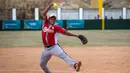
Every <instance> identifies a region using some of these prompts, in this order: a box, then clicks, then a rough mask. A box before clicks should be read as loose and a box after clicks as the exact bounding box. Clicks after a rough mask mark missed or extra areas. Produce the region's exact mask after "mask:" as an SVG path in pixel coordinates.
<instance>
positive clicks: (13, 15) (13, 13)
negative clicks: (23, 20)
mask: <svg viewBox="0 0 130 73" xmlns="http://www.w3.org/2000/svg"><path fill="white" fill-rule="evenodd" d="M16 19H17V18H16V8H13V9H12V20H16Z"/></svg>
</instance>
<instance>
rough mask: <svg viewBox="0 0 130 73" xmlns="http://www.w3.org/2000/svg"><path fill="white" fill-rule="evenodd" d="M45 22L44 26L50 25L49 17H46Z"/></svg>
mask: <svg viewBox="0 0 130 73" xmlns="http://www.w3.org/2000/svg"><path fill="white" fill-rule="evenodd" d="M43 22H44V24H48V23H49V16H47V15H46V17H45V20H43ZM44 26H45V25H44Z"/></svg>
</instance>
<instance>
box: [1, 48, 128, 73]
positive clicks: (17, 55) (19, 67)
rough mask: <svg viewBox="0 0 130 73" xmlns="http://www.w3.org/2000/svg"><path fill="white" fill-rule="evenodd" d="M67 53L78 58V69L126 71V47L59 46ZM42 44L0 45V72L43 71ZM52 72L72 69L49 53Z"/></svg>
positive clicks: (72, 72)
mask: <svg viewBox="0 0 130 73" xmlns="http://www.w3.org/2000/svg"><path fill="white" fill-rule="evenodd" d="M63 48H64V50H65V51H66V52H67V54H68V55H69V56H71V57H72V58H73V59H75V60H80V61H82V63H83V65H82V67H81V71H80V72H78V73H130V47H127V46H124V47H121V46H118V47H114V46H113V47H108V46H94V47H91V46H89V47H63ZM42 50H43V48H42V47H22V48H18V47H17V48H0V73H44V72H43V71H42V70H41V68H40V66H39V61H40V55H41V52H42ZM48 65H49V68H50V69H51V71H52V73H76V72H75V70H74V69H73V68H71V67H70V66H69V65H67V64H66V63H65V62H64V61H63V60H61V59H59V58H57V57H55V56H54V57H52V58H51V60H50V61H49V63H48Z"/></svg>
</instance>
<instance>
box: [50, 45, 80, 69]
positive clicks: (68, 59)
mask: <svg viewBox="0 0 130 73" xmlns="http://www.w3.org/2000/svg"><path fill="white" fill-rule="evenodd" d="M52 52H53V54H54V55H55V56H57V57H59V58H61V59H63V60H64V61H65V62H66V63H67V64H69V65H70V66H71V67H73V68H75V69H76V71H79V70H80V66H81V62H80V61H79V62H76V61H75V60H73V59H72V58H71V57H69V56H68V55H67V54H66V53H65V51H64V50H63V49H62V48H61V47H60V46H59V45H55V46H54V49H53V50H52ZM55 52H56V53H55Z"/></svg>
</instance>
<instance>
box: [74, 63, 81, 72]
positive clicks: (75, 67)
mask: <svg viewBox="0 0 130 73" xmlns="http://www.w3.org/2000/svg"><path fill="white" fill-rule="evenodd" d="M81 65H82V63H81V61H79V62H78V63H75V65H74V69H75V70H76V71H77V72H78V71H80V67H81Z"/></svg>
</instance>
